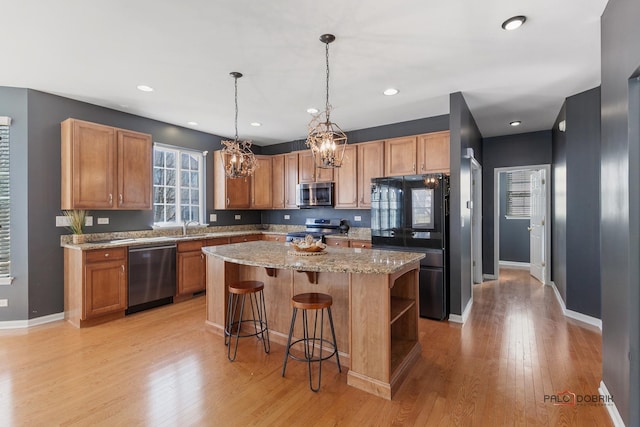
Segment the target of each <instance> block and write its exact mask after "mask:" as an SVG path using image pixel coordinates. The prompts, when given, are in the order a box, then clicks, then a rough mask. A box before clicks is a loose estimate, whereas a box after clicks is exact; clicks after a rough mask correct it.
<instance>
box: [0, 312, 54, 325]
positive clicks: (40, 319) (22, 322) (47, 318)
mask: <svg viewBox="0 0 640 427" xmlns="http://www.w3.org/2000/svg"><path fill="white" fill-rule="evenodd" d="M63 319H64V313H54V314H49V315H47V316H41V317H36V318H33V319H29V320H9V321H5V322H0V329H20V328H29V327H31V326H38V325H44V324H45V323H51V322H56V321H58V320H63Z"/></svg>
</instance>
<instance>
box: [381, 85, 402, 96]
mask: <svg viewBox="0 0 640 427" xmlns="http://www.w3.org/2000/svg"><path fill="white" fill-rule="evenodd" d="M398 92H400V91H399V90H398V89H394V88H392V87H390V88H389V89H386V90H385V91H384V92H382V93H384V94H385V95H387V96H393V95H397V94H398Z"/></svg>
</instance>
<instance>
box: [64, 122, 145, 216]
mask: <svg viewBox="0 0 640 427" xmlns="http://www.w3.org/2000/svg"><path fill="white" fill-rule="evenodd" d="M151 158H152V144H151V135H149V134H144V133H139V132H133V131H129V130H124V129H118V128H114V127H111V126H104V125H100V124H97V123H90V122H85V121H82V120H76V119H67V120H65V121H63V122H62V123H61V160H62V162H61V171H62V176H61V178H62V179H61V209H140V210H144V209H151V207H152V206H151V192H152V184H151V182H152V181H151V168H152V163H151Z"/></svg>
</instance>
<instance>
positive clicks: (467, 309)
mask: <svg viewBox="0 0 640 427" xmlns="http://www.w3.org/2000/svg"><path fill="white" fill-rule="evenodd" d="M471 306H473V296H472V297H471V299H470V300H469V302H468V303H467V306H466V307H465V308H464V311H463V312H462V316H460V315H458V314H449V322H454V323H462V324H463V325H464V323H465V322H466V321H467V319H468V318H469V314H471Z"/></svg>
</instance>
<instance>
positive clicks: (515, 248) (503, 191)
mask: <svg viewBox="0 0 640 427" xmlns="http://www.w3.org/2000/svg"><path fill="white" fill-rule="evenodd" d="M506 213H507V174H506V173H504V172H503V173H501V174H500V248H499V252H500V254H499V255H500V258H499V260H500V261H511V262H526V263H528V262H529V249H530V246H531V245H530V244H529V230H528V229H527V228H528V227H529V218H506V217H505V215H506Z"/></svg>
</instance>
